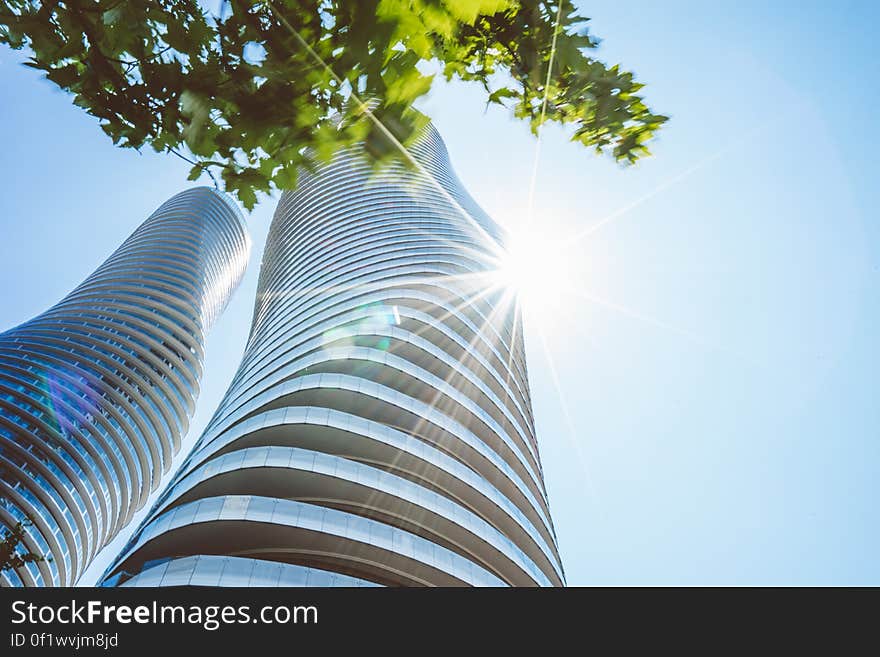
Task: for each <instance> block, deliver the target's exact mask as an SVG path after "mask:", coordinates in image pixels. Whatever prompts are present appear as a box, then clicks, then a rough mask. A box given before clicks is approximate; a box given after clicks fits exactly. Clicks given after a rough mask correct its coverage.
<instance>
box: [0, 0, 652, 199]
mask: <svg viewBox="0 0 880 657" xmlns="http://www.w3.org/2000/svg"><path fill="white" fill-rule="evenodd" d="M560 3H561V6H560ZM209 4H210V5H211V6H213V7H214V9H213V10H208V9H206V6H207V5H209ZM587 20H588V19H586V18H584V17H582V16H581V15H579V14H578V12H577V11H576V10H575V9H574V7H573V5H572V3H571V2H570V0H543V1H542V0H262V1H260V0H212V1H211V2H210V3H209V2H198V1H197V0H64V2H58V1H48V0H47V1H43V2H41V1H38V0H30V1H29V0H0V42H4V43H7V44H9V45H10V46H11V47H13V48H16V49H20V48H28V49H29V51H30V55H31V56H30V59H29V60H28V62H27V63H28V65H29V66H32V67H34V68H36V69H39V70H42V71H45V73H46V77H47V78H48V79H49V80H51V81H52V82H54V83H55V84H57V85H58V86H59V87H61V88H62V89H64V90H66V91H68V92H70V93H72V94H73V96H74V101H73V102H74V103H75V104H76V105H79V106H80V107H82V108H83V109H85V110H86V111H87V112H88V113H89V114H92V115H93V116H95V117H97V119H98V120H99V122H100V125H101V128H102V129H103V130H104V132H106V133H107V134H108V135H109V136H110V138H111V139H112V140H113V142H114V143H115V144H117V145H119V146H122V147H126V148H136V149H140V148H142V147H143V146H145V145H148V146H150V147H151V148H153V149H155V150H156V151H169V152H174V153H176V154H178V155H179V156H181V157H184V158H185V159H187V160H189V161H190V162H191V163H192V164H193V167H192V170H191V174H190V179H191V180H195V179H197V178H198V177H199V176H200V175H202V174H203V173H205V172H208V173H209V174H211V175H212V177H214V174H217V175H219V177H220V178H222V181H223V183H224V187H225V188H226V190H227V191H230V192H232V193H235V194H236V195H237V196H238V198H239V200H240V201H241V202H242V203H243V204H244V205H245V207H247V208H248V209H251V208H252V207H253V206H254V204H255V202H256V193H257V192H259V191H263V192H269V191H271V189H273V188H280V189H291V188H293V187H294V186H295V185H296V178H297V171H299V170H300V169H301V168H302V167H311V166H313V165H314V164H315V162H316V161H319V160H323V159H326V158H328V157H329V156H330V155H332V153H333V152H335V151H336V150H337V149H338V148H340V147H343V146H347V145H350V144H353V143H355V142H358V141H363V140H365V141H366V143H367V145H368V147H369V148H370V150H371V151H372V152H373V153H374V154H376V155H377V156H378V158H377V159H378V160H381V159H382V158H383V157H387V156H390V155H391V154H392V153H393V152H394V146H393V144H392V143H391V140H390V139H389V138H388V135H387V133H385V131H384V130H382V129H381V128H380V127H379V126H377V124H376V121H375V120H374V119H373V118H371V117H370V116H369V115H368V113H367V112H365V111H364V105H363V104H362V103H361V102H359V100H358V99H360V98H369V99H370V103H371V105H370V106H371V107H373V111H374V115H375V117H376V118H377V119H378V120H379V121H381V123H382V125H383V126H384V127H385V129H387V130H388V131H389V132H390V133H391V134H392V135H393V136H394V137H395V138H396V139H397V140H399V141H400V142H402V143H403V144H408V143H410V140H411V139H412V138H413V137H414V135H415V134H416V131H417V130H418V128H419V127H420V126H421V125H422V124H423V123H424V122H425V117H423V116H422V115H421V114H419V113H418V112H417V111H415V110H414V109H413V108H412V106H413V102H414V101H415V100H416V99H418V98H419V97H420V96H422V95H424V94H425V93H427V92H428V90H429V89H430V88H431V84H432V81H433V76H431V75H428V74H426V73H425V72H424V71H425V69H426V65H425V64H426V63H428V62H432V63H433V64H432V65H434V66H436V63H437V62H439V64H440V66H441V67H442V72H443V75H445V77H446V78H447V79H453V78H458V79H461V80H465V81H468V82H474V83H477V84H479V85H481V86H482V88H483V89H484V90H485V94H486V100H487V102H488V103H498V104H502V105H506V106H509V107H511V108H512V111H513V113H514V115H515V116H516V117H518V118H520V119H524V120H526V121H528V122H529V125H530V127H531V130H532V131H533V132H535V133H537V131H538V129H539V127H540V125H541V124H542V122H544V121H552V122H556V123H560V124H568V125H570V126H571V128H572V139H574V140H576V141H578V142H580V143H582V144H584V145H585V146H588V147H592V148H595V149H596V150H597V151H599V152H606V153H609V154H610V155H611V156H612V157H614V158H615V159H616V160H618V161H621V162H624V163H632V162H635V161H636V160H637V159H638V158H639V157H642V156H644V155H647V154H648V150H647V148H646V146H645V145H646V143H647V142H648V140H649V139H650V138H651V137H652V136H653V135H654V133H655V131H656V130H657V129H658V128H659V127H660V126H661V125H662V124H663V123H664V122H665V121H666V117H664V116H660V115H657V114H654V113H652V112H651V110H650V109H649V108H648V107H647V106H646V105H645V103H644V102H643V100H642V98H641V97H640V96H639V95H638V91H639V89H640V88H641V87H642V85H641V84H639V83H637V82H635V80H634V79H633V75H632V73H629V72H626V71H622V70H620V69H619V67H618V66H606V65H605V64H603V63H602V62H600V61H597V60H596V59H594V58H592V57H591V56H590V55H589V53H590V51H591V50H592V49H594V48H596V46H597V40H596V39H595V38H594V37H592V36H591V35H590V34H589V32H588V31H587V29H586V21H587ZM554 43H555V49H554V48H553V45H554ZM551 59H552V70H550V71H548V69H549V68H550V66H551ZM545 99H546V100H545ZM215 180H216V179H215Z"/></svg>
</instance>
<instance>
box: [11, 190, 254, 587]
mask: <svg viewBox="0 0 880 657" xmlns="http://www.w3.org/2000/svg"><path fill="white" fill-rule="evenodd" d="M249 253H250V238H249V237H248V235H247V231H246V229H245V226H244V222H243V218H242V216H241V212H240V211H239V209H238V208H237V206H236V205H235V204H234V203H233V202H232V201H231V200H230V199H229V198H227V197H226V196H225V195H224V194H222V193H220V192H217V191H214V190H212V189H209V188H194V189H191V190H187V191H185V192H182V193H180V194H178V195H176V196H174V197H173V198H171V199H169V200H168V201H167V202H166V203H164V204H163V205H162V206H161V207H160V208H159V209H158V210H156V212H154V213H153V214H152V215H151V216H150V217H149V218H148V219H147V220H146V221H145V222H144V223H143V224H142V225H141V226H140V227H139V228H138V229H137V230H135V232H134V233H133V234H132V235H131V236H130V237H129V238H128V239H126V240H125V242H124V243H123V244H122V245H121V246H120V247H119V248H118V249H117V250H116V251H115V252H114V253H113V254H112V255H111V256H110V257H109V258H108V259H107V261H106V262H104V264H102V265H101V266H100V267H99V268H98V269H97V270H96V271H95V272H94V273H93V274H92V275H91V276H89V277H88V278H87V279H86V280H85V281H83V283H82V284H81V285H79V286H78V287H77V288H76V289H74V290H73V291H72V292H71V293H70V294H69V295H67V296H66V297H65V298H64V299H62V300H61V301H60V302H59V303H58V304H56V305H55V306H54V307H52V308H50V309H49V310H47V311H46V312H45V313H43V314H41V315H39V316H38V317H35V318H34V319H32V320H30V321H28V322H25V323H24V324H21V325H20V326H17V327H15V328H13V329H10V330H9V331H6V332H5V333H2V334H0V529H4V530H5V529H8V528H11V527H13V526H15V525H16V524H17V523H18V522H19V521H21V520H23V519H29V520H30V523H31V524H30V526H28V527H27V530H26V535H25V538H24V541H23V543H24V545H23V546H21V547H19V550H20V551H22V548H23V549H24V550H27V551H30V552H35V553H39V554H43V555H48V556H51V557H52V558H51V560H46V561H42V562H34V563H29V564H27V565H26V566H25V567H22V568H19V569H17V570H14V571H12V570H9V571H6V572H3V573H0V585H4V586H9V585H12V586H40V585H49V586H69V585H73V584H74V583H76V581H77V579H78V578H79V576H80V575H81V574H82V572H83V571H84V570H85V569H86V568H87V567H88V565H89V563H90V562H91V560H92V558H93V557H94V556H95V554H96V553H97V552H98V550H100V549H101V548H102V547H103V546H104V545H105V544H106V543H108V542H109V541H110V540H112V539H113V537H114V536H116V534H117V533H118V532H119V530H120V529H121V528H122V527H124V526H125V525H126V524H127V523H128V522H129V521H130V520H131V517H132V515H133V514H134V513H135V511H137V509H139V508H140V507H142V506H143V505H144V503H145V502H146V499H147V497H148V496H149V494H150V492H151V491H153V490H155V489H156V487H157V486H158V484H159V482H160V479H161V477H162V474H163V473H164V472H166V471H167V470H168V468H169V467H170V465H171V459H172V457H173V456H174V454H175V453H176V452H177V451H178V450H179V448H180V442H181V438H182V437H183V436H184V435H185V433H186V431H187V428H188V426H189V420H190V418H191V417H192V413H193V410H194V408H195V401H196V397H197V396H198V391H199V380H200V377H201V373H202V358H203V354H204V337H205V333H206V332H207V330H208V329H209V328H210V326H211V324H212V323H213V321H214V319H215V318H216V317H217V315H218V314H219V313H220V312H221V311H222V309H223V307H224V306H225V304H226V302H227V301H228V299H229V297H230V296H231V294H232V292H233V290H234V289H235V288H236V286H237V285H238V283H239V281H240V280H241V277H242V275H243V274H244V270H245V267H246V266H247V261H248V256H249Z"/></svg>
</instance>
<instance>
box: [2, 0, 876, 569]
mask: <svg viewBox="0 0 880 657" xmlns="http://www.w3.org/2000/svg"><path fill="white" fill-rule="evenodd" d="M583 4H584V6H585V11H586V13H587V15H589V16H591V17H592V19H593V23H592V25H593V27H592V29H593V30H594V31H595V32H596V34H598V35H599V36H601V37H602V38H603V39H604V41H603V44H602V47H601V49H600V51H599V55H600V56H601V58H603V59H604V60H606V61H609V62H620V63H622V64H623V65H624V66H625V67H628V68H630V69H632V70H634V71H636V73H637V76H638V78H639V79H640V80H641V81H643V82H646V83H648V86H647V88H646V89H645V92H646V95H647V97H648V99H649V101H650V103H651V105H652V106H653V107H654V108H655V109H656V110H658V111H660V112H662V113H666V114H669V115H670V116H671V117H672V120H671V121H670V123H669V124H668V127H667V128H666V129H665V130H664V131H663V133H662V136H661V138H660V139H659V140H658V141H657V142H656V143H655V144H654V147H653V151H654V153H655V157H654V158H652V159H650V160H647V161H645V162H644V163H643V164H641V165H639V166H638V167H636V168H632V169H626V170H624V169H621V168H619V167H618V166H616V165H615V164H614V163H612V162H611V161H609V160H605V159H601V158H597V157H595V156H594V155H593V154H592V153H590V152H588V151H586V150H584V149H582V148H579V147H578V146H576V145H573V144H570V143H568V142H567V140H566V138H565V135H564V134H562V132H561V131H559V130H556V129H548V130H546V132H545V133H544V135H543V146H542V153H541V160H540V167H539V176H538V179H537V187H536V199H535V217H536V218H535V221H536V222H540V225H541V226H542V227H546V230H547V231H548V233H549V234H553V235H557V236H559V237H560V238H562V239H563V240H564V241H565V242H566V243H567V244H568V245H569V248H568V253H569V260H570V261H571V269H570V284H569V285H567V286H560V288H559V290H557V291H555V292H554V291H550V292H549V294H554V293H556V294H561V295H564V298H563V299H562V300H561V303H557V304H553V305H552V308H551V309H550V310H546V309H545V310H544V312H542V313H540V314H539V313H532V314H528V312H527V318H526V319H527V326H526V329H527V334H526V339H527V343H528V351H529V357H530V372H531V379H532V381H531V383H532V389H533V397H534V403H535V412H536V416H537V422H538V431H539V440H540V441H541V448H542V455H543V462H544V470H545V476H546V480H547V485H548V488H549V493H550V499H551V505H552V511H553V515H554V519H555V523H556V527H557V532H558V536H559V541H560V545H561V549H562V554H563V559H564V562H565V566H566V571H567V574H568V579H569V583H570V584H576V585H586V584H623V585H629V584H880V562H878V560H877V558H876V555H877V554H878V553H880V511H878V504H877V486H878V484H877V482H878V481H880V403H878V398H877V397H878V390H880V386H878V372H880V346H878V336H880V260H878V258H880V255H878V254H880V249H878V247H880V226H878V219H877V211H876V208H877V207H878V201H880V198H878V197H880V191H878V190H880V185H878V184H877V182H876V178H877V173H876V171H877V167H876V164H875V162H874V159H875V157H876V154H877V151H878V146H880V143H878V133H877V129H876V108H877V107H878V104H880V91H878V82H880V80H878V77H880V76H878V72H880V65H878V59H877V55H876V46H875V45H874V44H873V43H872V39H873V34H872V26H873V25H876V23H877V19H878V18H880V9H878V5H876V3H872V2H869V1H865V2H837V3H813V2H798V3H793V2H776V3H765V2H736V3H734V2H728V3H724V4H722V3H703V2H672V1H670V2H664V3H653V2H645V3H614V2H605V1H593V0H590V1H589V2H587V3H583ZM19 60H20V56H19V55H18V54H15V53H11V52H10V51H8V50H6V49H4V50H0V144H2V148H0V174H2V180H3V183H4V194H3V213H2V218H0V285H2V289H3V294H2V300H3V301H2V303H0V330H4V329H6V328H9V327H11V326H13V325H15V324H16V323H18V322H21V321H23V320H25V319H27V318H29V317H31V316H32V315H34V314H36V313H38V312H40V311H42V310H43V309H45V308H46V307H47V306H49V305H51V304H52V303H54V302H55V301H56V300H58V299H59V298H60V297H61V296H63V295H64V294H65V293H67V292H68V291H69V290H70V289H72V288H73V287H74V285H75V284H76V283H78V282H79V281H80V280H81V279H82V278H83V277H84V276H86V275H88V274H89V273H90V272H91V271H92V270H93V269H94V268H95V267H96V266H97V265H98V264H100V262H101V261H103V259H104V258H105V257H106V256H107V255H108V254H109V253H110V252H111V251H112V250H113V249H114V248H115V247H116V246H117V245H118V244H119V243H120V242H121V241H122V239H124V238H125V236H126V235H128V234H129V233H130V232H131V231H132V230H133V229H134V228H135V227H136V226H137V225H138V224H139V223H140V222H141V221H142V220H143V219H144V218H145V217H146V216H147V215H148V214H149V213H150V212H151V211H152V210H153V209H155V208H156V207H157V206H158V205H159V204H160V203H161V202H162V201H164V200H165V199H166V198H167V197H168V196H171V195H172V194H174V193H176V192H177V191H179V190H180V189H182V188H184V187H186V186H187V185H189V184H191V183H187V182H186V170H187V167H186V165H185V164H183V163H182V162H179V161H176V160H175V159H174V158H171V157H165V156H159V155H155V154H150V153H145V154H144V155H139V154H137V153H135V152H133V151H121V150H117V149H115V148H114V147H113V146H112V144H111V143H110V141H109V140H108V139H107V138H106V137H105V136H104V135H103V133H102V132H101V131H100V130H99V129H98V127H97V125H96V123H95V122H94V120H93V119H92V118H91V117H88V116H87V115H85V114H84V113H83V112H81V111H80V110H79V109H77V108H75V107H74V106H73V105H71V103H70V100H69V98H67V97H65V96H64V95H63V94H61V93H60V92H58V91H56V90H54V89H53V88H52V87H51V86H50V85H49V84H48V83H47V82H45V81H43V80H40V79H39V77H38V75H37V73H36V72H34V71H31V70H29V69H25V68H23V67H21V66H20V65H19V64H18V61H19ZM423 109H424V110H425V111H427V112H428V113H429V114H430V115H431V116H432V117H433V119H434V121H435V123H436V125H437V127H438V128H439V130H440V132H441V134H442V135H443V136H444V138H445V140H446V142H447V145H448V147H449V150H450V153H451V156H452V159H453V162H454V164H455V167H456V169H457V172H458V173H459V175H460V177H461V179H462V180H463V181H464V183H465V184H466V185H467V187H468V188H469V190H470V191H471V192H472V194H473V195H474V196H475V197H476V198H477V200H478V201H479V202H480V203H481V204H482V205H483V206H484V207H485V208H486V210H488V211H489V212H490V214H492V215H493V216H494V217H495V218H496V219H497V220H498V221H500V222H502V223H509V224H515V223H516V222H517V221H518V220H519V219H521V218H522V217H523V216H524V214H525V208H526V206H527V203H528V186H529V180H530V178H531V172H532V165H533V158H534V153H535V143H534V140H533V139H532V138H531V137H530V135H529V134H528V131H527V129H526V127H525V126H524V125H520V124H518V123H514V122H512V121H511V120H510V119H509V118H508V116H507V114H506V113H505V112H504V111H503V110H500V109H494V108H493V109H490V110H489V111H488V112H484V107H483V104H482V101H481V98H480V94H479V92H478V90H476V89H469V88H465V87H463V86H461V85H451V86H445V85H439V86H438V87H437V88H436V89H435V90H434V91H433V92H432V95H431V97H430V98H429V99H428V100H427V101H426V102H424V103H423ZM273 210H274V202H273V201H266V202H264V203H263V204H262V205H261V206H260V207H258V209H257V210H255V211H254V212H253V213H252V214H251V215H250V218H249V223H250V226H251V230H252V234H253V237H254V253H253V256H252V262H251V267H250V269H249V271H248V273H247V275H246V278H245V281H244V283H243V284H242V286H241V287H240V288H239V290H238V292H237V294H236V296H235V298H234V300H233V302H232V304H231V305H230V307H229V309H228V311H227V313H226V314H225V315H224V317H223V318H222V319H221V320H220V321H219V323H218V324H217V326H216V328H215V330H214V332H213V334H212V335H211V338H210V340H209V344H208V347H209V350H208V361H207V370H206V377H205V382H204V388H203V394H202V397H201V400H200V404H199V409H198V412H197V415H196V418H195V421H194V425H193V427H194V431H193V432H191V434H190V436H189V439H188V442H187V445H189V444H191V443H192V442H193V441H194V439H195V438H196V437H197V432H198V430H199V429H200V428H201V427H203V426H204V424H205V423H206V422H207V420H208V418H209V416H210V414H211V412H212V411H213V409H214V407H215V405H216V403H217V402H218V400H219V398H220V397H221V396H222V394H223V392H224V390H225V388H226V385H227V383H228V381H229V379H230V378H231V376H232V373H233V372H234V370H235V368H236V366H237V364H238V358H239V355H240V354H241V351H242V348H243V345H244V340H245V337H246V332H247V327H248V325H249V322H250V314H251V309H252V301H253V295H254V290H255V287H256V278H257V273H258V264H259V256H260V252H261V249H262V245H263V243H264V240H265V234H266V231H267V229H268V224H269V221H270V219H271V214H272V211H273ZM577 235H580V238H579V239H576V238H575V236H577ZM545 345H546V347H545ZM117 545H118V543H117ZM113 549H114V546H113V545H111V548H110V550H109V551H110V552H112V551H113ZM105 563H106V561H105V560H104V559H101V560H99V564H98V565H97V566H96V568H94V569H93V570H92V572H90V573H89V574H87V576H86V577H85V578H84V579H83V583H84V584H89V583H91V581H93V580H94V577H96V576H97V575H98V574H99V573H100V570H101V569H102V568H103V565H104V564H105Z"/></svg>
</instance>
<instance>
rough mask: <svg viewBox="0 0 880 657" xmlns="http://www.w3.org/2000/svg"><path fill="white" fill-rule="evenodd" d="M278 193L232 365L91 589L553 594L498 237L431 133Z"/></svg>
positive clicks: (556, 574)
mask: <svg viewBox="0 0 880 657" xmlns="http://www.w3.org/2000/svg"><path fill="white" fill-rule="evenodd" d="M412 153H413V161H412V162H410V163H408V164H403V163H401V164H395V165H393V166H390V167H389V168H386V169H383V170H381V171H380V172H378V173H377V172H375V171H373V170H372V168H371V166H370V164H369V163H368V161H367V160H366V159H365V157H364V155H363V152H362V151H361V150H359V149H357V148H355V149H349V150H347V151H343V152H341V153H339V154H337V156H336V157H335V158H334V159H333V160H332V162H331V163H329V164H327V165H326V166H322V167H319V168H318V169H317V170H316V171H315V172H313V173H310V174H307V175H304V177H303V179H302V180H301V183H300V186H299V188H298V189H297V190H296V191H295V192H293V193H285V194H284V195H283V196H282V198H281V201H280V203H279V206H278V209H277V211H276V213H275V218H274V221H273V223H272V226H271V229H270V233H269V236H268V240H267V247H266V252H265V255H264V257H263V262H262V269H261V272H260V281H259V288H258V292H257V300H256V306H255V309H254V317H253V324H252V327H251V333H250V336H249V339H248V343H247V347H246V350H245V354H244V357H243V360H242V362H241V365H240V367H239V369H238V372H237V374H236V375H235V377H234V379H233V381H232V383H231V385H230V387H229V390H228V391H227V393H226V395H225V397H224V398H223V400H222V402H221V403H220V406H219V408H218V410H217V411H216V413H215V415H214V416H213V418H212V420H211V422H210V423H209V425H208V426H207V428H206V430H205V432H204V434H203V435H202V436H201V438H200V439H199V441H198V443H197V445H196V447H195V449H194V451H193V453H192V454H191V456H190V457H189V458H188V459H187V461H186V462H185V463H184V465H183V467H182V468H181V470H180V471H179V473H178V475H177V476H176V477H175V479H174V481H173V482H172V484H171V485H170V486H169V488H168V490H167V491H166V492H165V493H164V494H163V495H162V497H161V498H160V501H159V503H158V504H157V506H156V507H155V508H154V509H153V510H152V512H151V514H150V516H149V517H148V520H147V521H146V522H145V523H144V524H143V525H142V526H141V527H140V529H139V530H138V531H137V532H136V533H135V534H134V536H133V538H132V540H131V542H130V543H129V545H128V546H127V547H126V548H125V549H124V550H123V552H122V554H121V555H120V557H119V559H118V560H117V562H116V563H115V564H114V565H113V566H112V567H111V568H110V569H109V570H108V572H107V574H106V576H105V580H104V582H105V584H106V585H122V586H157V585H164V586H169V585H183V584H192V585H215V586H247V585H250V586H275V585H279V586H296V585H318V586H327V585H345V586H353V585H375V584H378V585H440V586H451V585H489V586H503V585H515V586H535V585H561V584H562V583H563V582H564V576H563V571H562V565H561V562H560V558H559V553H558V550H557V545H556V540H555V535H554V531H553V525H552V522H551V520H550V511H549V506H548V503H547V495H546V492H545V488H544V482H543V475H542V471H541V463H540V460H539V457H538V444H537V441H536V438H535V432H534V422H533V418H532V410H531V404H530V398H529V389H528V379H527V373H526V365H525V359H524V352H523V342H522V331H521V327H520V318H519V317H518V316H517V312H516V309H515V307H514V305H513V304H511V303H509V302H508V301H506V300H505V298H504V293H503V291H502V290H499V289H498V288H497V286H495V285H494V284H493V276H492V273H491V272H492V271H493V270H495V269H497V266H498V262H497V257H498V253H499V243H500V241H501V240H502V235H501V231H500V230H499V228H498V227H497V226H496V224H495V223H494V222H493V221H492V220H491V219H490V218H489V217H488V216H487V215H486V214H485V213H484V212H483V211H482V210H481V209H480V208H479V207H478V206H477V205H476V203H475V202H474V201H473V200H472V199H471V197H470V196H469V195H468V194H467V192H466V191H465V189H464V187H463V186H462V185H461V184H460V183H459V181H458V180H457V178H456V177H455V174H454V173H453V171H452V167H451V165H450V163H449V159H448V155H447V152H446V148H445V146H444V144H443V142H442V140H441V139H440V136H439V135H438V134H437V132H436V131H435V130H434V129H433V128H429V129H428V130H427V131H426V133H425V134H424V135H423V136H422V138H421V139H420V141H419V142H418V144H417V145H416V146H415V147H414V148H413V149H412Z"/></svg>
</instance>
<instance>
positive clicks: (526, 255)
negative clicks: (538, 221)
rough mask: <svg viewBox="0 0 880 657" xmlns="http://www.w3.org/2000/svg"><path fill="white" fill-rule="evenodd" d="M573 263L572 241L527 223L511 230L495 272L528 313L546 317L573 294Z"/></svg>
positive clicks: (504, 286)
mask: <svg viewBox="0 0 880 657" xmlns="http://www.w3.org/2000/svg"><path fill="white" fill-rule="evenodd" d="M570 264H571V263H570V261H569V245H567V244H565V243H564V241H563V240H561V239H559V238H555V237H553V236H552V235H550V234H549V231H547V230H541V228H540V226H525V227H520V228H519V229H516V230H513V231H511V232H510V233H509V234H508V238H507V240H506V243H505V248H504V249H503V250H502V251H501V253H500V254H499V256H498V268H497V270H496V271H495V272H494V274H495V278H496V284H498V285H500V286H502V287H503V288H505V289H507V290H509V291H510V292H511V293H512V294H513V295H515V298H516V301H517V302H518V303H519V304H520V305H521V307H522V309H523V313H524V314H525V315H526V316H528V317H529V318H531V319H541V320H542V321H544V320H546V319H548V316H555V315H557V314H558V313H559V311H560V310H562V308H563V307H564V305H565V300H566V298H569V297H570V292H571V290H572V271H571V266H570ZM551 314H552V315H551Z"/></svg>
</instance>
